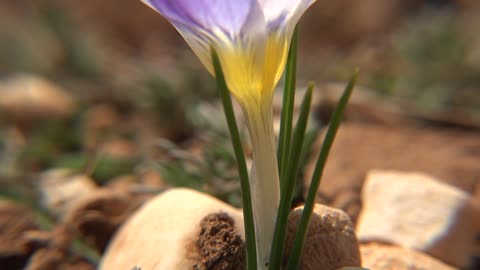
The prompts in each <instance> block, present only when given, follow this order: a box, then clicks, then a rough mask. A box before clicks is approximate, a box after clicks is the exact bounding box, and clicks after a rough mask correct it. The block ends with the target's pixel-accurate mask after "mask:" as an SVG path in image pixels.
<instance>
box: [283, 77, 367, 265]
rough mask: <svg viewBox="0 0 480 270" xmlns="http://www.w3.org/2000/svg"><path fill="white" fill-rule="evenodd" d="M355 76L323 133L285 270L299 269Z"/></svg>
mask: <svg viewBox="0 0 480 270" xmlns="http://www.w3.org/2000/svg"><path fill="white" fill-rule="evenodd" d="M357 76H358V71H355V74H354V75H353V77H352V79H351V80H350V82H349V83H348V85H347V87H346V88H345V91H344V92H343V95H342V97H341V98H340V100H339V102H338V104H337V106H336V108H335V111H334V113H333V116H332V120H331V121H330V125H329V127H328V129H327V133H326V134H325V138H324V140H323V144H322V148H321V150H320V154H319V156H318V159H317V163H316V164H315V170H314V173H313V176H312V181H311V183H310V188H309V190H308V195H307V200H306V201H305V206H304V208H303V213H302V218H301V220H300V224H299V226H298V229H297V232H296V234H295V238H294V241H293V246H292V250H291V253H290V256H289V259H288V264H287V268H286V269H287V270H297V269H299V265H300V258H301V255H302V252H303V245H304V243H305V238H306V236H307V231H308V225H309V223H310V218H311V217H312V213H313V207H314V205H315V197H316V196H317V190H318V187H319V185H320V180H321V177H322V175H323V169H324V168H325V163H326V161H327V157H328V154H329V152H330V149H331V148H332V145H333V141H334V139H335V136H336V134H337V130H338V127H339V125H340V122H341V120H342V117H343V113H344V111H345V108H346V106H347V103H348V100H349V99H350V96H351V94H352V91H353V88H354V86H355V82H356V80H357Z"/></svg>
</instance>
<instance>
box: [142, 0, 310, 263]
mask: <svg viewBox="0 0 480 270" xmlns="http://www.w3.org/2000/svg"><path fill="white" fill-rule="evenodd" d="M142 1H143V2H144V3H146V4H147V5H149V6H150V7H152V8H153V9H155V10H156V11H158V12H159V13H160V14H162V15H163V16H164V17H165V18H167V20H169V21H170V23H172V25H173V26H174V27H175V28H176V29H177V30H178V32H179V33H180V34H181V35H182V36H183V37H184V38H185V40H186V41H187V43H188V44H189V45H190V47H191V48H192V49H193V51H194V52H195V54H196V55H197V56H198V58H199V59H200V61H201V62H202V63H203V65H204V66H205V67H206V68H207V70H208V71H209V72H210V73H212V74H214V69H213V64H212V60H211V48H212V47H213V48H214V49H215V50H216V52H217V54H218V56H219V59H220V63H221V66H222V69H223V72H224V75H225V80H226V82H227V85H228V87H229V89H230V91H231V92H232V94H233V95H234V96H235V97H236V99H237V101H238V102H239V104H240V105H241V107H242V109H243V112H244V114H245V116H246V119H247V125H248V128H249V132H250V138H251V141H252V146H253V164H254V165H253V167H252V177H251V184H250V186H251V193H252V200H253V202H252V203H253V212H254V213H253V214H254V219H255V232H256V238H257V257H258V261H259V263H258V264H259V269H264V268H265V265H266V264H268V258H269V255H270V245H271V243H272V239H273V232H274V227H275V220H276V214H277V209H278V204H279V197H280V191H279V176H278V167H277V158H276V144H275V138H274V133H273V122H272V95H273V91H274V88H275V86H276V84H277V82H278V80H279V79H280V77H281V74H282V72H283V69H284V67H285V62H286V58H287V52H288V48H289V44H290V39H291V37H292V34H293V30H294V28H295V25H296V24H297V22H298V20H299V19H300V16H301V15H302V14H303V13H304V12H305V10H306V9H307V8H308V7H309V6H310V5H311V4H312V3H313V2H315V0H142Z"/></svg>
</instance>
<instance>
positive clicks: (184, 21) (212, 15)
mask: <svg viewBox="0 0 480 270" xmlns="http://www.w3.org/2000/svg"><path fill="white" fill-rule="evenodd" d="M143 1H144V2H146V3H147V4H149V5H150V6H151V7H153V8H154V9H156V10H157V11H158V12H159V13H160V14H162V15H163V16H165V17H166V18H167V19H168V20H170V21H171V22H172V23H173V24H176V25H179V24H180V25H184V26H188V27H189V28H200V29H202V30H204V31H207V32H209V33H210V34H213V33H214V32H216V31H218V30H219V29H220V30H222V31H223V32H224V33H225V34H227V35H228V36H230V37H232V36H234V35H237V34H238V33H239V32H240V31H241V30H242V26H243V25H244V24H245V22H246V20H247V18H248V16H249V13H250V9H251V6H252V3H253V1H254V0H143Z"/></svg>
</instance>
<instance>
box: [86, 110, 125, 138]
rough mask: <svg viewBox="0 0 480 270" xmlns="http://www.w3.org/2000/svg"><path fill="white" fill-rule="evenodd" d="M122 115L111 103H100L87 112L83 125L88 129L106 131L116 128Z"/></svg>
mask: <svg viewBox="0 0 480 270" xmlns="http://www.w3.org/2000/svg"><path fill="white" fill-rule="evenodd" d="M120 119H121V116H120V114H119V113H118V111H117V110H116V108H115V107H114V106H113V105H111V104H98V105H95V106H93V107H91V108H89V109H88V110H87V111H86V112H85V116H84V121H83V122H84V123H83V127H84V129H85V130H86V131H91V130H93V131H96V132H99V131H104V130H108V129H113V128H115V127H116V126H117V125H118V124H119V123H120Z"/></svg>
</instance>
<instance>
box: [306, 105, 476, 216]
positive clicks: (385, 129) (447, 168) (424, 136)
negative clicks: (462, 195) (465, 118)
mask: <svg viewBox="0 0 480 270" xmlns="http://www.w3.org/2000/svg"><path fill="white" fill-rule="evenodd" d="M354 112H357V114H360V113H358V111H352V115H353V113H354ZM375 115H377V113H375ZM352 121H356V120H353V119H352ZM322 142H323V138H322V136H319V137H318V139H317V141H316V142H315V145H314V147H313V149H312V153H313V155H312V156H313V157H314V159H312V160H311V162H310V163H309V164H308V165H307V166H306V168H305V186H309V185H310V179H311V176H312V174H313V170H314V165H315V162H316V157H317V156H318V153H319V151H320V150H319V149H320V146H321V143H322ZM476 149H480V140H479V139H478V135H477V134H476V133H475V132H465V131H460V130H453V129H448V128H427V127H422V128H419V127H415V128H412V126H402V125H400V126H398V125H396V124H395V125H388V124H385V125H380V124H379V123H378V122H377V124H366V123H357V122H347V123H344V124H342V125H341V127H340V128H339V130H338V134H337V137H336V138H335V143H334V144H333V147H332V150H331V152H330V155H329V156H328V161H327V164H326V167H325V171H324V174H323V177H322V184H321V185H320V188H319V190H318V197H317V201H318V202H319V203H323V204H327V205H330V206H332V207H335V208H340V209H342V210H344V211H345V212H347V213H348V214H349V215H350V217H351V218H352V221H353V222H354V224H356V220H357V216H358V214H359V209H360V207H361V201H360V200H358V198H359V197H360V194H361V189H362V186H363V183H364V181H365V179H366V178H365V176H366V175H367V173H368V172H369V171H370V170H372V169H386V170H396V171H419V172H425V173H428V174H429V175H432V176H434V177H436V178H438V179H440V180H442V181H443V182H445V183H447V184H450V185H452V186H455V187H457V188H459V189H462V190H465V191H466V192H469V193H472V192H473V190H472V188H473V187H474V186H475V184H476V183H480V178H479V177H478V175H480V166H479V165H478V161H479V160H480V151H478V150H476ZM367 157H368V158H367ZM412 161H414V162H412ZM354 194H355V195H354ZM339 197H343V198H342V199H337V198H339Z"/></svg>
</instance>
